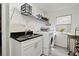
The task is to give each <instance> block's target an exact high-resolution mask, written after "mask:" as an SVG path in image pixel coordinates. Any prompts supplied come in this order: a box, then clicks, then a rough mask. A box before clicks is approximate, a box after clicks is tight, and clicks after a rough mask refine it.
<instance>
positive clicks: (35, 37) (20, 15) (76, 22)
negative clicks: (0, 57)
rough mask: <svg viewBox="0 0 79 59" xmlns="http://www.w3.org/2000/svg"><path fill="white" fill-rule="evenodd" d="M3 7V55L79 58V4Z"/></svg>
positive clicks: (10, 5)
mask: <svg viewBox="0 0 79 59" xmlns="http://www.w3.org/2000/svg"><path fill="white" fill-rule="evenodd" d="M1 5H2V20H3V21H4V17H3V16H4V15H5V19H6V20H7V21H5V23H3V21H2V23H3V24H4V25H5V24H7V25H5V27H3V29H4V28H5V30H6V31H5V30H3V29H2V33H3V35H2V42H3V43H2V45H1V47H4V48H5V47H6V49H4V48H1V49H2V50H1V52H2V53H1V55H8V56H79V40H78V39H79V32H78V31H79V3H5V4H3V3H1ZM4 7H5V8H4ZM4 11H5V13H4ZM3 14H4V15H3ZM3 24H2V26H3ZM6 26H7V27H6ZM5 33H6V34H8V35H6V34H5ZM3 39H5V40H3ZM4 42H5V43H4Z"/></svg>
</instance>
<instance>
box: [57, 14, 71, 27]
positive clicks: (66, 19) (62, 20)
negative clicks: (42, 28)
mask: <svg viewBox="0 0 79 59" xmlns="http://www.w3.org/2000/svg"><path fill="white" fill-rule="evenodd" d="M56 24H57V25H59V24H71V15H68V16H61V17H57V22H56Z"/></svg>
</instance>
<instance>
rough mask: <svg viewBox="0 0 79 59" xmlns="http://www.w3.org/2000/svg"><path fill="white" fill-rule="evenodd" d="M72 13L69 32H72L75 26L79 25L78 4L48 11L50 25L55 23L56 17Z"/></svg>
mask: <svg viewBox="0 0 79 59" xmlns="http://www.w3.org/2000/svg"><path fill="white" fill-rule="evenodd" d="M70 14H71V15H72V21H71V23H72V24H71V32H74V30H75V27H77V26H79V6H75V7H70V8H64V9H63V8H62V9H60V10H56V11H54V12H51V13H49V15H50V20H49V23H51V24H52V25H55V24H56V17H58V16H63V15H70Z"/></svg>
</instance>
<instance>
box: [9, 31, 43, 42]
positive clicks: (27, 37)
mask: <svg viewBox="0 0 79 59" xmlns="http://www.w3.org/2000/svg"><path fill="white" fill-rule="evenodd" d="M40 36H42V35H41V34H32V35H25V32H13V33H11V36H10V37H11V38H13V39H15V40H17V41H19V42H23V41H26V40H30V39H33V38H37V37H40Z"/></svg>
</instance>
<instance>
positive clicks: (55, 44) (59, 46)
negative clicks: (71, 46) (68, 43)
mask: <svg viewBox="0 0 79 59" xmlns="http://www.w3.org/2000/svg"><path fill="white" fill-rule="evenodd" d="M54 46H58V47H61V48H65V49H67V47H62V46H59V45H56V44H55V45H54Z"/></svg>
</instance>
